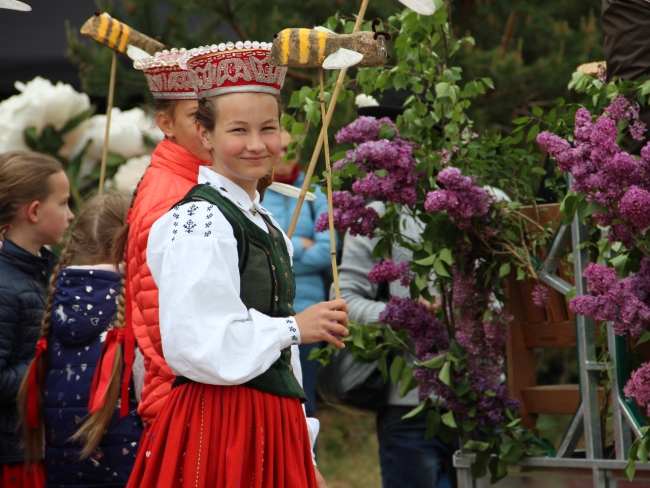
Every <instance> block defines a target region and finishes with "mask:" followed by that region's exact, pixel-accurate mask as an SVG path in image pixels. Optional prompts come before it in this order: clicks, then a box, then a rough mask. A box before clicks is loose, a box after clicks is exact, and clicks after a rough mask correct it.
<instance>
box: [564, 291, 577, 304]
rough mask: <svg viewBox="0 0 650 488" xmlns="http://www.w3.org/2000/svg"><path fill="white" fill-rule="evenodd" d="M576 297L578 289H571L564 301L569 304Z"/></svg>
mask: <svg viewBox="0 0 650 488" xmlns="http://www.w3.org/2000/svg"><path fill="white" fill-rule="evenodd" d="M574 296H576V289H575V288H571V289H570V290H569V291H568V293H567V294H566V295H565V296H564V299H565V300H566V302H567V303H569V302H570V301H571V299H572V298H573V297H574Z"/></svg>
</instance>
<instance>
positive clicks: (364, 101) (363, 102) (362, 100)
mask: <svg viewBox="0 0 650 488" xmlns="http://www.w3.org/2000/svg"><path fill="white" fill-rule="evenodd" d="M354 103H355V104H356V106H357V107H359V108H363V107H379V102H378V101H377V100H375V99H374V97H372V96H370V95H364V94H363V93H362V94H361V95H357V97H356V98H355V99H354Z"/></svg>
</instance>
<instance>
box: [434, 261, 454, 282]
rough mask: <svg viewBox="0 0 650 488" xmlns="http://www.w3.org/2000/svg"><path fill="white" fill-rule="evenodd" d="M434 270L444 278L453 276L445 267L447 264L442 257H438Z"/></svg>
mask: <svg viewBox="0 0 650 488" xmlns="http://www.w3.org/2000/svg"><path fill="white" fill-rule="evenodd" d="M433 270H434V271H435V272H436V275H437V276H442V277H443V278H451V275H450V274H449V272H448V271H447V269H446V268H445V265H444V264H443V262H442V261H441V260H440V259H436V260H435V261H434V263H433Z"/></svg>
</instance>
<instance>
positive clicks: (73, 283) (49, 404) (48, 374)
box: [18, 195, 142, 488]
mask: <svg viewBox="0 0 650 488" xmlns="http://www.w3.org/2000/svg"><path fill="white" fill-rule="evenodd" d="M128 209H129V200H128V199H127V198H125V197H123V196H118V195H109V196H98V197H95V198H93V199H92V200H91V201H90V202H89V203H88V205H87V206H86V208H85V209H84V210H83V211H82V212H81V214H80V215H79V218H78V219H77V221H76V222H75V224H74V226H73V228H72V232H71V236H70V240H69V241H68V244H67V246H66V247H65V249H64V250H63V253H62V254H61V258H60V260H59V264H58V266H57V268H56V271H55V273H54V275H53V276H52V281H51V285H50V294H49V296H48V298H47V301H46V310H45V317H44V318H43V325H42V328H41V339H39V341H38V343H37V345H36V351H37V352H36V358H35V359H34V361H33V362H32V365H31V366H30V369H29V371H28V374H27V375H25V378H24V379H23V382H22V384H21V388H20V394H19V398H18V401H19V407H20V414H21V423H22V426H23V433H24V444H25V448H26V453H25V454H26V459H27V461H28V462H31V461H35V460H38V459H41V458H43V439H45V453H44V458H45V461H44V465H45V475H46V479H47V484H46V486H51V487H54V486H56V487H68V486H78V485H83V486H86V487H89V486H101V487H106V488H108V487H111V488H117V487H124V486H125V485H126V483H127V481H128V478H129V475H130V473H131V469H132V468H133V463H134V460H135V454H136V450H137V446H138V442H139V440H140V436H141V435H142V422H141V421H140V418H139V417H138V415H137V413H136V408H137V402H136V400H135V395H134V392H133V388H132V386H131V385H130V381H129V378H123V353H122V344H123V342H124V336H125V334H124V332H125V330H124V315H125V294H124V274H123V271H124V270H123V264H120V265H118V266H116V265H114V264H111V262H112V260H111V251H112V247H113V244H114V241H115V238H116V236H117V235H118V233H119V232H120V230H121V229H122V226H123V225H124V221H125V219H126V214H127V212H128Z"/></svg>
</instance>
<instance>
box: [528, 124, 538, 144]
mask: <svg viewBox="0 0 650 488" xmlns="http://www.w3.org/2000/svg"><path fill="white" fill-rule="evenodd" d="M539 130H540V129H539V125H534V126H532V127H531V128H530V130H529V131H528V136H527V137H526V142H530V141H532V140H534V139H535V138H536V137H537V134H539Z"/></svg>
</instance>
